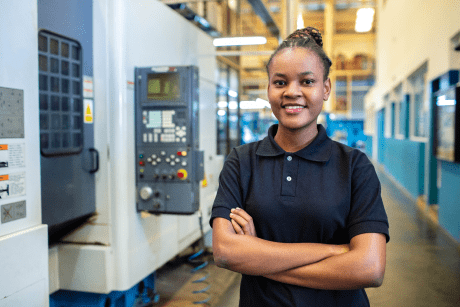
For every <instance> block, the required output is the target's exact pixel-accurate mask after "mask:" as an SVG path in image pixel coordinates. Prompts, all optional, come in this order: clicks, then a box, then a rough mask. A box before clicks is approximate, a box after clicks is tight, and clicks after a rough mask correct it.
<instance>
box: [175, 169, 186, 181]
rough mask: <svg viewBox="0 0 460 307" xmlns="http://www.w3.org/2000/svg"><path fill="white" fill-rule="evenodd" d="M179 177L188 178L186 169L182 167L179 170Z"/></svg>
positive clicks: (181, 178)
mask: <svg viewBox="0 0 460 307" xmlns="http://www.w3.org/2000/svg"><path fill="white" fill-rule="evenodd" d="M177 178H179V179H180V180H185V179H187V171H186V170H185V169H180V170H178V171H177Z"/></svg>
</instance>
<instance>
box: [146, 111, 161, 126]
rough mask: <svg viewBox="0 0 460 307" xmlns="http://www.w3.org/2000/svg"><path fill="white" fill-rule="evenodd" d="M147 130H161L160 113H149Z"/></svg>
mask: <svg viewBox="0 0 460 307" xmlns="http://www.w3.org/2000/svg"><path fill="white" fill-rule="evenodd" d="M148 114H149V117H148V120H147V125H146V126H147V128H161V111H149V113H148Z"/></svg>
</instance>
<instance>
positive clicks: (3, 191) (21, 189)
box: [0, 172, 26, 199]
mask: <svg viewBox="0 0 460 307" xmlns="http://www.w3.org/2000/svg"><path fill="white" fill-rule="evenodd" d="M25 194H26V173H25V172H21V173H14V174H7V175H0V199H5V198H8V197H16V196H21V195H25Z"/></svg>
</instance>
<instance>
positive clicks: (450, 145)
mask: <svg viewBox="0 0 460 307" xmlns="http://www.w3.org/2000/svg"><path fill="white" fill-rule="evenodd" d="M456 104H457V101H456V100H455V88H451V89H449V90H447V91H445V92H443V93H442V94H440V95H439V96H437V97H436V106H437V117H438V118H437V126H438V127H437V140H438V144H437V148H436V156H437V158H438V159H441V160H446V161H454V160H455V107H456Z"/></svg>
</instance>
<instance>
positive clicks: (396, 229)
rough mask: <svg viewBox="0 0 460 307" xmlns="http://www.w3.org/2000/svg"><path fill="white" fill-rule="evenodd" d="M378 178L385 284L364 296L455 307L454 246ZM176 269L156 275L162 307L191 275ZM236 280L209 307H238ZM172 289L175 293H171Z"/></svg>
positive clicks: (458, 257)
mask: <svg viewBox="0 0 460 307" xmlns="http://www.w3.org/2000/svg"><path fill="white" fill-rule="evenodd" d="M379 177H380V180H381V182H382V198H383V201H384V204H385V208H386V210H387V214H388V218H389V222H390V238H391V239H390V242H389V243H388V245H387V265H386V272H385V280H384V283H383V285H382V286H381V287H379V288H370V289H367V290H366V292H367V294H368V296H369V300H370V302H371V306H373V307H380V306H382V307H393V306H394V307H400V306H410V307H412V306H414V307H433V306H435V307H444V306H446V307H447V306H449V307H451V306H460V252H459V246H458V244H455V243H454V241H453V240H452V239H451V238H449V237H448V236H447V235H446V233H445V232H444V231H443V230H441V229H439V228H437V227H435V226H433V225H432V224H431V223H430V222H428V221H427V220H426V219H425V218H424V217H423V216H421V215H420V213H418V211H417V209H416V206H415V204H414V202H413V200H411V199H410V198H408V197H407V196H406V195H405V194H404V193H402V192H401V191H400V190H399V189H397V188H396V186H395V184H394V183H393V182H392V181H391V180H390V179H389V178H388V177H387V176H386V175H385V174H384V173H382V172H379ZM440 210H442V208H441V209H440ZM211 265H213V264H211ZM179 267H180V266H176V268H174V267H170V268H169V269H172V271H171V270H170V271H168V270H169V269H168V268H167V269H166V270H165V271H163V273H160V274H159V283H158V284H159V292H160V295H162V296H164V297H163V298H162V300H163V302H164V301H165V300H164V299H165V298H166V301H167V296H168V295H169V296H170V295H171V293H173V292H174V290H175V289H178V288H177V287H178V285H177V281H178V280H184V278H186V277H187V274H190V273H186V272H185V271H183V268H182V269H180V268H179ZM181 270H182V271H181ZM174 271H175V272H176V273H174ZM159 272H161V271H159ZM178 272H182V273H178ZM162 274H163V275H162ZM174 274H176V276H175V275H174ZM167 276H170V277H169V278H171V277H173V278H174V280H175V281H173V280H169V281H168V279H169V278H168V277H167ZM240 280H241V277H240V276H239V274H238V276H237V278H234V279H233V281H232V282H231V283H229V284H228V288H227V290H226V291H225V292H223V293H221V294H220V297H219V298H215V300H214V301H213V303H212V306H216V307H237V306H238V299H239V283H240ZM162 282H163V283H164V285H163V286H161V283H162ZM174 283H176V285H174V287H176V288H174V287H172V285H173V284H174ZM168 291H169V294H168ZM162 292H163V293H162ZM155 306H166V304H163V305H162V304H160V305H158V304H157V305H155ZM167 306H171V305H167Z"/></svg>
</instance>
